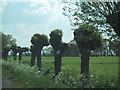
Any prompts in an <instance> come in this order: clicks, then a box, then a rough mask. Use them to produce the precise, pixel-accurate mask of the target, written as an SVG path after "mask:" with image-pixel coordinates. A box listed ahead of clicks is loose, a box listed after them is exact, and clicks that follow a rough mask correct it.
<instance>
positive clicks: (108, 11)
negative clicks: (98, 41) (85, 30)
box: [63, 0, 120, 37]
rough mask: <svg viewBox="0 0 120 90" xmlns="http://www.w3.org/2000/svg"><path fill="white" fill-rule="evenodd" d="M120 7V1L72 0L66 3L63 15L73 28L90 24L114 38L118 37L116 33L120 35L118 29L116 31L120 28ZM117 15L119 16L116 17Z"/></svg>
mask: <svg viewBox="0 0 120 90" xmlns="http://www.w3.org/2000/svg"><path fill="white" fill-rule="evenodd" d="M119 7H120V1H118V2H97V3H96V2H91V1H90V2H83V1H81V0H80V1H72V0H71V1H67V3H65V6H64V8H63V10H64V12H63V14H64V15H66V16H67V17H68V18H69V19H70V22H71V25H73V26H79V25H80V24H82V23H90V24H92V25H94V26H96V27H100V29H99V31H101V32H103V33H106V34H107V35H108V36H111V37H112V36H113V35H116V34H115V33H114V31H115V32H116V33H120V32H119V30H118V29H117V30H115V29H116V28H118V27H119V26H120V25H119V23H118V20H119V13H120V8H119ZM118 12H119V13H118ZM116 13H117V15H118V16H115V15H114V14H116ZM113 24H115V25H113ZM101 27H102V28H101ZM119 28H120V27H119ZM113 29H114V30H113Z"/></svg>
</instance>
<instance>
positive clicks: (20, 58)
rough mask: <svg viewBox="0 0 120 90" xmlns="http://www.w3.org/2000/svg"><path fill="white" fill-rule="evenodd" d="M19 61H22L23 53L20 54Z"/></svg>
mask: <svg viewBox="0 0 120 90" xmlns="http://www.w3.org/2000/svg"><path fill="white" fill-rule="evenodd" d="M19 60H22V53H21V52H20V53H19Z"/></svg>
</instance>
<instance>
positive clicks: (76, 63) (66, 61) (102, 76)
mask: <svg viewBox="0 0 120 90" xmlns="http://www.w3.org/2000/svg"><path fill="white" fill-rule="evenodd" d="M53 61H54V58H53V57H42V67H43V73H44V72H45V71H46V70H47V69H50V73H49V74H48V75H47V76H43V75H42V73H41V72H39V71H38V69H37V67H32V68H31V67H30V66H29V64H30V57H29V56H28V57H26V56H24V57H23V59H22V62H21V63H18V62H13V60H12V57H9V59H8V61H7V62H3V63H2V65H3V72H7V73H11V75H12V76H13V77H15V79H16V80H15V81H16V82H17V81H19V82H20V83H21V84H23V85H22V86H23V87H28V88H41V87H47V88H62V87H63V88H65V87H75V88H76V87H81V82H80V57H63V59H62V68H61V70H62V72H61V74H60V75H58V76H57V77H56V78H55V79H53V78H52V75H53V73H54V63H53ZM118 64H119V63H118V57H90V84H89V86H88V87H90V88H98V87H100V88H105V87H106V88H107V87H109V88H110V87H112V88H113V87H114V88H115V87H118ZM31 71H32V72H31ZM16 73H17V74H16ZM29 80H30V82H29V84H26V83H27V82H28V81H29ZM51 83H52V84H51Z"/></svg>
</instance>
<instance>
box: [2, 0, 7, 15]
mask: <svg viewBox="0 0 120 90" xmlns="http://www.w3.org/2000/svg"><path fill="white" fill-rule="evenodd" d="M7 5H8V4H7V2H6V0H0V12H1V13H2V12H4V10H5V8H6V6H7Z"/></svg>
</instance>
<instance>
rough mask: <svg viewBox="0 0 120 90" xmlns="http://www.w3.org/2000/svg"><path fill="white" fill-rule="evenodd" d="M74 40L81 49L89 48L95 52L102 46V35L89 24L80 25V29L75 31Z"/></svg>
mask: <svg viewBox="0 0 120 90" xmlns="http://www.w3.org/2000/svg"><path fill="white" fill-rule="evenodd" d="M74 39H75V41H76V42H77V44H78V46H79V47H82V48H83V47H84V48H89V49H90V50H94V49H96V48H98V47H100V46H101V43H102V42H101V40H102V38H101V34H100V33H99V32H98V31H97V29H96V28H95V27H93V26H92V25H89V24H83V25H80V26H79V28H78V29H76V30H75V31H74Z"/></svg>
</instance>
